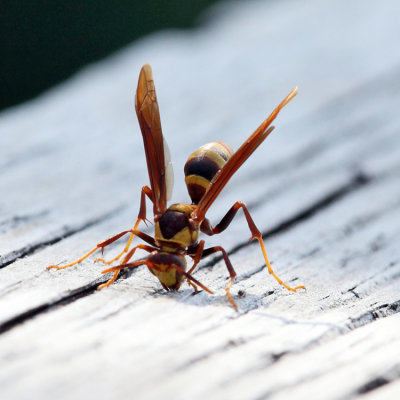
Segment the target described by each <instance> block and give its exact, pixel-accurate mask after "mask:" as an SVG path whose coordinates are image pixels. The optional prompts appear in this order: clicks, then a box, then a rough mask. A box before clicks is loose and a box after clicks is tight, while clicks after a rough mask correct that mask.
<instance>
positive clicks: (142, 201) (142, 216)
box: [94, 186, 153, 264]
mask: <svg viewBox="0 0 400 400" xmlns="http://www.w3.org/2000/svg"><path fill="white" fill-rule="evenodd" d="M146 196H147V197H148V198H149V199H150V200H151V201H152V202H153V192H152V190H151V189H150V188H149V187H148V186H143V187H142V191H141V195H140V209H139V214H138V217H137V221H136V223H135V226H134V227H133V229H132V232H131V234H130V236H129V239H128V241H127V243H126V246H125V247H124V249H123V250H122V251H121V252H120V253H119V254H118V255H117V256H116V257H114V258H113V259H111V260H104V259H103V258H96V259H95V260H94V261H95V262H102V263H104V264H112V263H113V262H114V261H117V260H119V258H120V257H121V256H122V255H123V254H124V253H126V252H127V251H128V250H129V247H130V246H131V243H132V240H133V238H134V236H135V233H134V232H133V231H136V230H137V229H138V227H139V223H140V221H144V222H146V220H147V217H146Z"/></svg>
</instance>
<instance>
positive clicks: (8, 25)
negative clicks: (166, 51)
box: [0, 0, 215, 109]
mask: <svg viewBox="0 0 400 400" xmlns="http://www.w3.org/2000/svg"><path fill="white" fill-rule="evenodd" d="M214 2H215V0H189V1H181V0H164V1H162V0H149V1H146V0H142V1H137V0H131V1H123V0H121V1H118V0H81V1H76V0H69V1H61V0H47V1H46V0H22V1H19V0H1V1H0V38H1V39H0V57H1V62H0V109H3V108H6V107H9V106H12V105H14V104H17V103H19V102H22V101H24V100H27V99H30V98H32V97H34V96H36V95H38V94H39V93H41V92H42V91H43V90H45V89H47V88H49V87H50V86H52V85H54V84H55V83H57V82H59V81H61V80H63V79H65V78H67V77H68V76H70V75H71V74H73V73H74V72H75V71H77V70H78V69H79V68H81V67H82V66H83V65H84V64H87V63H89V62H92V61H95V60H98V59H100V58H102V57H105V56H106V55H108V54H110V53H112V52H113V51H114V50H117V49H119V48H121V47H123V46H124V45H126V44H127V43H129V42H131V41H133V40H134V39H137V38H138V37H140V36H143V35H145V34H147V33H150V32H153V31H156V30H160V29H164V28H172V27H174V28H189V27H192V26H194V25H195V24H196V21H197V19H198V16H199V14H200V13H201V11H202V10H204V9H205V8H206V7H207V6H209V5H210V4H212V3H214Z"/></svg>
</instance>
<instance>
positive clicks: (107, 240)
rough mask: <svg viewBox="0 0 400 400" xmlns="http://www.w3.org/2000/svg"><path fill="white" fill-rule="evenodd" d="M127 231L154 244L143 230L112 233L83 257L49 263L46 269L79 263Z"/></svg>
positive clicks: (66, 266)
mask: <svg viewBox="0 0 400 400" xmlns="http://www.w3.org/2000/svg"><path fill="white" fill-rule="evenodd" d="M129 232H130V233H133V234H134V235H136V236H139V237H140V238H141V239H143V240H144V241H145V242H147V243H149V244H151V245H153V246H155V245H156V243H155V240H154V239H153V238H152V237H151V236H149V235H146V234H145V233H143V232H140V231H133V230H128V231H123V232H120V233H118V234H117V235H114V236H112V237H110V238H108V239H106V240H104V241H103V242H101V243H99V244H98V245H97V246H96V247H95V248H93V249H92V250H90V251H89V252H88V253H86V254H85V255H84V256H83V257H81V258H79V259H78V260H76V261H74V262H72V263H69V264H65V265H61V266H60V265H50V266H48V267H47V269H52V268H54V269H64V268H69V267H72V266H73V265H76V264H79V263H80V262H82V261H83V260H84V259H85V258H87V257H89V256H90V255H91V254H92V253H94V252H95V251H96V250H98V249H102V251H103V249H104V248H105V247H107V246H108V245H110V244H111V243H113V242H115V241H116V240H118V239H119V238H121V237H122V236H124V235H126V234H127V233H129Z"/></svg>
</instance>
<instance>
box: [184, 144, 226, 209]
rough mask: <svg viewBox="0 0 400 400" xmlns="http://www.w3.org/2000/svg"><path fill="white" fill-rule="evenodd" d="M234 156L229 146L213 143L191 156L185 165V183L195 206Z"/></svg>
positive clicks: (202, 147)
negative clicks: (218, 173)
mask: <svg viewBox="0 0 400 400" xmlns="http://www.w3.org/2000/svg"><path fill="white" fill-rule="evenodd" d="M232 154H233V151H232V149H231V148H230V147H229V146H228V145H227V144H225V143H222V142H213V143H207V144H205V145H203V146H201V147H200V148H199V149H197V150H196V151H195V152H194V153H192V154H191V155H190V156H189V158H188V160H187V161H186V164H185V182H186V186H187V188H188V192H189V196H190V198H191V199H192V202H193V203H194V204H197V203H198V202H199V201H200V199H201V198H202V197H203V195H204V193H205V192H206V190H207V189H208V187H209V186H210V183H211V180H212V179H213V178H214V176H215V175H216V174H217V172H218V171H219V170H220V169H221V168H222V167H223V166H224V165H225V163H226V162H227V161H228V160H229V158H231V157H232Z"/></svg>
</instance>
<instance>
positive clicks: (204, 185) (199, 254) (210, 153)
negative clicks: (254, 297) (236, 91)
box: [48, 64, 305, 310]
mask: <svg viewBox="0 0 400 400" xmlns="http://www.w3.org/2000/svg"><path fill="white" fill-rule="evenodd" d="M296 94H297V87H296V88H295V89H293V90H292V91H291V92H290V93H289V94H288V96H286V97H285V99H284V100H283V101H282V102H281V103H280V104H279V105H278V107H276V108H275V110H274V111H273V112H272V113H271V114H270V116H269V117H268V118H267V119H266V120H265V121H264V122H262V124H261V125H260V126H259V127H258V128H257V129H256V130H255V131H254V133H253V134H252V135H251V136H250V137H249V138H248V139H247V140H246V141H245V142H244V143H243V144H242V145H241V146H240V147H239V149H238V150H237V151H236V152H233V151H232V149H231V148H230V147H229V146H228V145H227V144H225V143H221V142H214V143H208V144H206V145H204V146H201V147H200V148H199V149H198V150H196V151H195V152H194V153H192V154H191V155H190V156H189V158H188V160H187V162H186V164H185V169H184V171H185V181H186V185H187V189H188V192H189V196H190V198H191V201H192V202H191V204H182V203H177V204H172V205H170V206H169V207H168V206H167V202H168V201H169V200H170V198H171V194H172V188H173V171H172V164H171V159H170V152H169V149H168V146H167V143H166V141H165V139H164V136H163V134H162V130H161V121H160V113H159V107H158V102H157V97H156V91H155V86H154V80H153V74H152V69H151V67H150V65H149V64H145V65H144V66H143V67H142V69H141V71H140V74H139V80H138V85H137V90H136V96H135V108H136V114H137V117H138V120H139V125H140V130H141V132H142V136H143V142H144V150H145V154H146V161H147V169H148V174H149V180H150V186H143V187H142V190H141V197H140V208H139V213H138V216H137V220H136V223H135V225H134V227H133V229H129V230H126V231H122V232H120V233H118V234H117V235H114V236H112V237H110V238H109V239H107V240H105V241H103V242H101V243H99V244H97V245H96V247H94V248H93V249H92V250H90V251H89V252H88V253H87V254H85V255H84V256H83V257H81V258H79V259H78V260H76V261H74V262H71V263H69V264H66V265H63V266H57V265H50V266H49V267H48V269H51V268H55V269H64V268H68V267H71V266H73V265H75V264H78V263H80V262H81V261H83V260H84V259H85V258H87V257H89V256H90V255H91V254H92V253H94V252H95V251H96V250H98V249H101V250H102V252H103V250H104V248H105V247H107V246H108V245H110V244H111V243H113V242H115V241H116V240H118V239H120V238H121V237H123V236H124V235H127V234H130V236H129V239H128V241H127V243H126V246H125V248H124V249H123V250H122V251H121V252H120V253H119V254H118V255H117V256H116V257H115V258H113V259H111V260H105V259H102V258H100V259H96V261H101V262H103V263H106V264H113V263H114V262H116V261H117V260H120V259H121V257H122V256H124V257H123V258H122V261H120V262H119V264H118V265H117V266H113V267H110V268H107V269H105V270H104V271H102V273H103V274H106V273H109V272H113V275H112V277H111V278H110V279H109V280H108V281H107V282H105V283H103V284H101V285H99V286H98V289H102V288H104V287H106V286H109V285H110V284H111V283H113V282H114V281H115V280H116V279H117V277H118V274H119V272H120V271H121V270H123V269H125V268H134V267H137V266H139V265H146V266H147V267H148V269H149V271H150V272H151V273H152V274H154V275H155V276H156V277H157V278H158V279H159V281H160V283H161V285H162V287H163V288H164V289H165V290H167V291H168V290H178V289H179V288H180V286H181V284H182V283H183V282H184V281H185V280H186V281H187V283H188V284H189V285H190V286H192V287H193V288H194V290H195V291H196V290H197V287H200V288H202V289H203V290H205V291H206V292H208V293H210V294H213V292H212V291H211V290H210V289H208V288H207V287H206V286H204V285H203V284H202V283H201V282H199V281H198V280H196V279H195V278H194V277H193V276H192V273H193V271H194V270H195V268H196V266H197V265H198V263H199V262H200V260H202V259H203V258H204V257H207V256H209V255H211V254H214V253H221V255H222V257H223V259H224V261H225V264H226V267H227V269H228V272H229V278H230V279H229V282H228V284H227V286H226V296H227V298H228V300H229V302H230V303H231V304H232V306H233V307H234V308H235V309H236V310H237V309H238V308H237V304H236V302H235V301H234V300H233V298H232V295H231V293H230V289H231V287H232V284H233V282H234V279H235V277H236V272H235V270H234V268H233V266H232V264H231V261H230V260H229V257H228V255H227V253H226V251H225V250H224V249H223V248H222V247H221V246H214V247H210V248H204V247H205V241H204V240H200V241H199V233H200V232H202V233H204V234H206V235H209V236H211V235H215V234H218V233H221V232H222V231H224V230H225V229H226V228H227V227H228V226H229V224H230V223H231V221H232V220H233V218H234V217H235V215H236V213H237V212H238V211H239V210H240V209H242V210H243V213H244V216H245V218H246V221H247V224H248V227H249V229H250V232H251V239H257V240H258V242H259V244H260V247H261V250H262V253H263V256H264V260H265V263H266V266H267V268H268V272H269V273H270V274H272V275H273V276H274V277H275V279H276V280H277V281H278V282H279V283H280V284H281V285H283V286H284V287H285V288H286V289H288V290H290V291H294V292H295V291H297V290H298V289H305V287H304V285H300V286H296V287H291V286H289V285H287V284H286V283H284V282H283V281H282V280H281V279H280V278H279V277H278V276H277V275H276V274H275V272H274V271H273V269H272V268H271V264H270V262H269V260H268V257H267V252H266V250H265V246H264V242H263V238H262V235H261V232H260V231H259V230H258V228H257V227H256V225H255V223H254V221H253V219H252V217H251V215H250V213H249V211H248V209H247V207H246V205H245V204H244V203H243V202H241V201H237V202H236V203H235V204H234V205H233V206H232V207H231V208H230V209H229V211H228V212H227V213H226V215H225V216H224V217H223V218H222V220H221V221H220V222H219V223H218V224H217V225H215V226H213V225H212V224H211V222H210V221H209V220H208V219H207V218H206V213H207V211H208V209H209V208H210V207H211V205H212V204H213V202H214V201H215V199H216V198H217V197H218V195H219V193H220V192H221V190H222V189H223V188H224V187H225V185H226V184H227V183H228V181H229V179H230V178H231V177H232V175H233V174H234V173H235V172H236V171H237V170H238V169H239V168H240V167H241V165H242V164H243V163H244V162H245V161H246V160H247V158H248V157H250V155H251V154H252V153H253V152H254V151H255V150H256V149H257V147H258V146H259V145H260V144H261V143H262V142H263V141H264V140H265V139H266V137H267V136H268V135H269V134H270V133H271V132H272V130H273V129H274V126H272V125H271V124H272V122H273V120H274V119H275V118H276V116H277V115H278V113H279V111H280V110H281V109H282V108H283V107H284V106H285V105H286V104H287V103H288V102H289V101H290V100H291V99H292V98H293V97H294V96H296ZM146 197H147V198H148V199H149V200H150V201H151V203H152V204H153V216H154V237H152V236H149V235H147V234H146V233H144V232H142V231H140V230H139V229H138V227H139V224H140V222H141V221H143V222H144V223H146V221H148V219H147V214H146ZM135 236H137V237H139V238H140V239H142V240H143V241H144V242H145V243H146V244H137V245H136V246H134V247H132V248H131V244H132V240H133V238H134V237H135ZM138 249H140V250H144V251H145V252H147V253H149V255H148V256H147V257H146V258H145V259H140V260H136V261H131V259H132V257H133V255H134V254H135V252H136V250H138ZM186 256H188V257H190V258H191V259H192V260H193V264H192V265H191V267H190V268H189V269H188V270H187V263H186Z"/></svg>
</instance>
